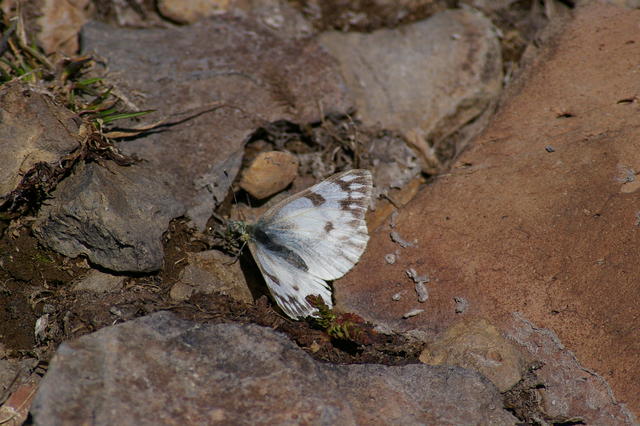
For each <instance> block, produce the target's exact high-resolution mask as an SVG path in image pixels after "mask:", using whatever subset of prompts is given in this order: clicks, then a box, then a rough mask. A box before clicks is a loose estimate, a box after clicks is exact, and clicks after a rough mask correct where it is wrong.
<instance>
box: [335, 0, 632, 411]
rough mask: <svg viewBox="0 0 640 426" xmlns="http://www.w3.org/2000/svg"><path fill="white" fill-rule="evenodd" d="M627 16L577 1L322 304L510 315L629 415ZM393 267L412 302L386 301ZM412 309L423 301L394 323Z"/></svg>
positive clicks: (443, 317) (436, 320) (390, 311)
mask: <svg viewBox="0 0 640 426" xmlns="http://www.w3.org/2000/svg"><path fill="white" fill-rule="evenodd" d="M639 20H640V11H637V10H634V11H629V10H626V9H620V8H617V7H613V6H604V5H593V6H588V7H585V8H579V9H577V10H576V16H575V17H574V19H573V20H571V21H569V22H568V23H567V24H566V25H565V26H564V27H563V30H562V31H561V32H560V33H559V34H557V35H556V36H555V37H552V38H551V39H550V41H549V44H548V45H546V46H545V47H543V49H542V50H541V52H540V55H539V57H538V58H537V59H536V60H535V61H534V62H533V63H532V64H531V65H530V66H529V68H528V69H527V70H525V72H524V73H523V75H522V76H521V77H520V78H519V79H518V81H517V82H515V84H514V85H513V86H512V87H511V89H510V91H509V93H508V94H507V95H506V96H505V99H504V101H503V103H502V105H501V107H500V109H499V111H498V113H497V115H496V117H495V118H494V119H493V122H492V123H491V124H490V126H489V128H488V129H487V130H486V131H485V132H484V133H483V134H482V135H481V137H479V138H477V139H476V140H475V141H474V144H473V147H472V149H470V150H469V151H467V152H465V153H464V154H463V155H462V156H461V158H460V160H459V162H458V164H457V166H456V167H454V168H453V170H452V171H451V172H450V173H448V174H446V175H443V176H441V177H439V178H438V180H437V181H436V182H435V183H433V184H432V185H430V186H428V187H427V188H425V189H424V190H423V191H422V192H421V194H420V195H419V196H418V197H417V198H416V199H414V200H413V202H412V203H411V204H409V206H408V207H407V208H405V209H404V210H403V211H402V212H401V213H400V215H399V216H398V217H397V219H396V224H397V225H396V228H395V231H396V232H397V233H398V234H399V235H401V236H404V237H405V238H406V239H409V240H413V239H414V238H415V239H416V240H417V242H418V243H417V245H415V246H413V247H407V248H405V249H402V248H401V247H400V246H399V245H398V244H396V243H394V242H393V241H392V240H391V238H390V235H389V232H390V230H391V229H390V228H389V227H388V225H385V226H383V227H380V228H379V229H377V230H374V231H373V232H372V234H373V238H372V240H371V241H370V242H369V246H368V250H367V252H366V253H365V255H364V256H363V258H362V259H361V261H360V263H359V264H358V265H357V267H356V268H355V270H354V272H353V273H351V274H349V275H347V277H346V278H345V279H344V280H341V281H338V282H337V283H336V284H335V288H336V291H335V297H336V301H337V305H338V306H339V307H341V308H343V309H346V310H348V311H352V312H356V313H358V314H360V315H362V316H363V317H365V318H367V319H369V320H371V321H373V322H375V323H379V324H386V325H387V326H388V327H391V328H395V329H400V330H411V329H419V330H422V331H424V332H426V333H428V334H430V335H435V334H437V333H438V332H440V331H442V330H444V329H446V328H447V327H448V326H449V325H451V324H452V323H454V322H455V321H457V320H458V319H460V318H464V317H474V316H484V317H487V318H489V319H490V321H491V322H492V323H493V324H495V325H498V327H499V328H501V327H502V328H503V327H505V324H507V323H508V322H509V321H511V314H512V312H521V313H522V315H523V316H524V317H525V318H527V319H528V320H530V321H532V323H534V324H536V325H537V326H539V327H544V328H547V329H551V330H553V331H555V332H556V333H557V335H558V336H559V339H560V341H561V342H562V343H563V344H564V345H565V346H566V348H567V349H569V350H571V351H573V352H574V353H575V355H576V356H577V359H578V360H579V362H580V363H581V364H583V365H584V366H585V367H586V368H588V369H589V370H590V371H594V372H596V373H598V374H600V375H602V376H603V377H604V378H605V379H606V380H607V381H608V382H609V383H610V384H611V385H612V388H613V392H614V395H615V396H616V397H617V399H618V400H619V401H621V402H624V403H626V404H628V406H629V407H630V408H631V409H632V411H635V413H636V414H637V413H640V357H638V353H640V338H638V330H640V316H639V315H638V308H637V303H636V301H637V300H639V299H640V286H638V282H637V277H638V276H640V251H638V250H637V247H639V246H640V228H639V227H638V211H639V208H638V194H637V188H638V185H637V176H636V173H637V171H639V170H640V150H638V144H637V139H638V138H637V132H636V130H635V129H636V128H637V127H638V126H639V125H640V114H639V107H638V102H637V99H636V93H635V92H634V89H633V88H634V87H636V86H637V75H636V74H637V61H635V60H634V59H633V58H638V57H640V38H638V37H639V36H638V34H639V33H638V31H637V28H638V27H637V25H638V22H639ZM394 250H399V256H398V260H397V261H396V262H395V263H394V264H393V265H390V264H388V263H387V262H385V258H384V256H385V255H386V254H388V253H393V252H394ZM408 268H414V269H415V270H416V271H417V272H418V273H419V274H428V275H429V276H430V277H431V282H430V284H429V292H430V293H429V296H430V297H429V300H428V301H427V302H426V303H423V304H419V303H418V302H417V300H416V297H403V298H402V299H401V300H399V301H393V300H392V299H391V298H392V295H393V294H394V293H395V292H397V291H398V290H397V287H398V285H403V283H404V285H406V286H407V287H406V288H410V287H409V286H410V285H411V284H410V282H409V281H408V280H407V279H406V273H405V271H406V270H407V269H408ZM371 277H375V279H371ZM454 298H462V299H464V300H466V301H467V303H468V307H467V309H466V310H465V311H464V312H462V313H461V312H458V313H456V302H455V300H456V299H454ZM458 300H460V299H458ZM417 307H419V308H422V309H425V312H424V313H422V314H421V315H418V316H415V317H412V318H411V319H409V320H403V319H402V315H403V314H404V313H405V312H407V311H409V310H410V309H414V308H417ZM592 408H593V407H592ZM589 410H591V408H590V409H589ZM581 414H582V413H580V412H578V413H576V415H581ZM587 420H588V419H587ZM587 422H588V421H587ZM588 423H589V422H588Z"/></svg>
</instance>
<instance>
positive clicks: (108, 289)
mask: <svg viewBox="0 0 640 426" xmlns="http://www.w3.org/2000/svg"><path fill="white" fill-rule="evenodd" d="M124 279H125V277H124V276H122V275H120V276H118V275H111V274H107V273H105V272H102V271H98V270H96V269H92V270H90V271H89V272H88V273H87V274H86V275H85V276H84V277H82V279H81V280H79V281H78V282H76V283H74V284H73V290H74V291H90V292H93V293H112V292H116V291H118V290H121V289H122V287H123V285H124Z"/></svg>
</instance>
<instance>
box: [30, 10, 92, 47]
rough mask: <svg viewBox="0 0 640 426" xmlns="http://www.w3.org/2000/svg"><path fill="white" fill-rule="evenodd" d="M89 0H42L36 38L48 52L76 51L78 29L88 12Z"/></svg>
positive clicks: (86, 17) (85, 19) (83, 22)
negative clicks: (38, 30) (38, 29)
mask: <svg viewBox="0 0 640 426" xmlns="http://www.w3.org/2000/svg"><path fill="white" fill-rule="evenodd" d="M90 7H91V2H90V0H65V1H60V0H44V1H43V2H42V8H41V15H40V17H38V20H37V23H38V25H39V27H40V32H39V33H38V40H39V41H40V43H41V45H42V48H43V49H44V51H45V52H46V53H48V54H51V53H62V54H64V55H67V56H71V55H74V54H76V53H77V52H78V47H79V43H78V41H79V37H78V34H79V33H80V29H81V28H82V26H83V25H84V24H85V23H86V22H87V20H88V15H89V14H90V10H89V9H90Z"/></svg>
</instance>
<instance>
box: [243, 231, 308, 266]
mask: <svg viewBox="0 0 640 426" xmlns="http://www.w3.org/2000/svg"><path fill="white" fill-rule="evenodd" d="M247 230H248V232H249V233H250V234H251V238H253V239H254V240H255V241H256V243H258V244H260V245H262V246H263V247H264V248H265V249H267V250H269V251H271V252H273V253H275V254H276V255H277V256H278V257H280V258H282V259H284V260H286V261H287V262H288V263H289V264H291V265H293V266H294V267H296V268H298V269H300V270H302V271H305V272H306V271H308V270H309V267H308V266H307V264H306V262H305V261H304V259H302V258H301V257H300V256H299V255H298V254H297V253H296V252H294V251H293V250H291V249H290V248H288V247H286V246H284V245H282V244H280V243H279V242H277V241H275V240H274V239H273V238H272V237H271V236H269V234H267V233H266V232H264V230H263V229H262V227H261V226H260V222H258V223H256V224H255V225H252V226H249V227H247Z"/></svg>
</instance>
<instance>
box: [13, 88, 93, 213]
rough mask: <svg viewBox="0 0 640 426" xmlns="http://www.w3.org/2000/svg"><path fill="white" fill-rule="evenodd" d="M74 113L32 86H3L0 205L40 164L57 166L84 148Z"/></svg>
mask: <svg viewBox="0 0 640 426" xmlns="http://www.w3.org/2000/svg"><path fill="white" fill-rule="evenodd" d="M78 131H79V127H78V124H77V123H76V122H75V121H74V120H73V113H72V112H71V111H69V110H67V109H65V108H62V107H60V106H58V105H56V104H54V103H53V101H52V100H51V98H49V97H48V96H46V95H42V94H40V93H38V92H36V91H34V90H32V89H31V88H30V87H29V86H27V85H23V84H19V83H12V84H5V85H3V86H2V87H1V88H0V153H2V154H1V155H0V204H2V202H3V201H4V200H5V197H7V196H8V195H9V194H10V193H11V191H13V190H14V189H16V187H17V186H18V185H19V183H20V182H21V181H22V179H23V177H24V176H25V174H27V172H29V171H30V170H31V169H32V168H33V167H34V166H35V165H36V164H37V163H41V162H44V163H48V164H51V165H55V164H56V163H57V162H58V161H60V159H61V158H63V157H64V156H65V155H68V154H70V153H71V152H72V151H74V150H75V149H78V148H79V147H80V144H79V142H78V141H77V140H76V138H77V137H78Z"/></svg>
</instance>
